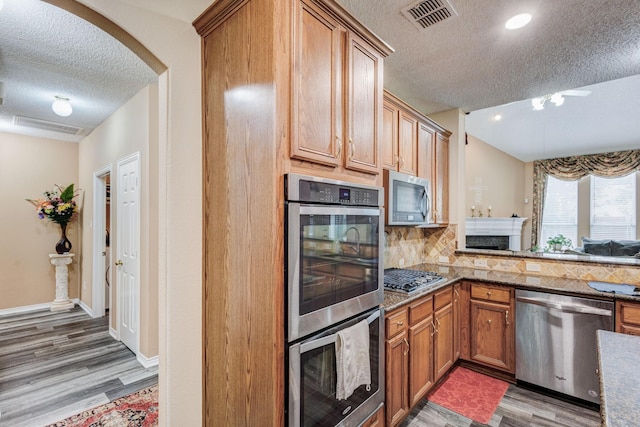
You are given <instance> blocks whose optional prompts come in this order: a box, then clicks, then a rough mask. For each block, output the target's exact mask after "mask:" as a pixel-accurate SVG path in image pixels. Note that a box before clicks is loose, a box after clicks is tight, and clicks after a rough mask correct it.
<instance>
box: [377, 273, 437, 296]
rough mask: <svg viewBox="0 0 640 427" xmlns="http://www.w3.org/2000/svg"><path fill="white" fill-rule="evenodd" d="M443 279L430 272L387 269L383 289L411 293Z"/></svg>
mask: <svg viewBox="0 0 640 427" xmlns="http://www.w3.org/2000/svg"><path fill="white" fill-rule="evenodd" d="M442 279H443V277H442V276H440V275H439V274H437V273H433V272H431V271H419V270H407V269H402V268H388V269H386V270H385V271H384V287H385V288H386V289H388V290H393V291H399V292H402V293H411V292H413V291H417V290H418V289H420V288H422V287H424V286H427V285H430V284H435V283H438V282H440V281H441V280H442Z"/></svg>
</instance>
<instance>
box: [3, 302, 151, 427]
mask: <svg viewBox="0 0 640 427" xmlns="http://www.w3.org/2000/svg"><path fill="white" fill-rule="evenodd" d="M157 382H158V368H157V367H153V368H150V369H145V368H144V367H143V366H142V365H141V364H140V363H139V362H138V361H137V360H136V357H135V355H134V354H133V353H132V352H131V351H130V350H129V349H128V348H127V347H125V346H124V345H123V344H122V343H121V342H119V341H116V340H114V339H113V338H112V337H111V335H109V327H108V318H107V317H102V318H98V319H92V318H91V317H90V316H88V315H87V314H86V313H85V312H84V311H83V310H82V309H81V308H79V307H76V308H74V309H73V310H71V311H68V312H58V313H52V312H51V311H49V310H42V311H36V312H31V313H25V314H15V315H5V316H0V426H2V427H8V426H11V427H18V426H29V427H40V426H45V425H47V424H50V423H53V422H55V421H59V420H62V419H64V418H67V417H69V416H71V415H74V414H77V413H80V412H82V411H83V410H85V409H89V408H92V407H94V406H97V405H102V404H104V403H108V402H110V401H112V400H115V399H117V398H119V397H122V396H125V395H127V394H129V393H132V392H135V391H137V390H140V389H143V388H145V387H148V386H150V385H153V384H156V383H157Z"/></svg>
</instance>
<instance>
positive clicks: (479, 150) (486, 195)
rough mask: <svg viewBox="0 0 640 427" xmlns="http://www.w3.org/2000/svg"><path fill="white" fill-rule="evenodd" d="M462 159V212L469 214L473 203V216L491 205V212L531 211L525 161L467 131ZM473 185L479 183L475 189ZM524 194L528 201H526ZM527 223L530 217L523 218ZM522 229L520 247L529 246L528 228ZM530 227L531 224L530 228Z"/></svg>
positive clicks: (523, 213) (497, 214)
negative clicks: (463, 168)
mask: <svg viewBox="0 0 640 427" xmlns="http://www.w3.org/2000/svg"><path fill="white" fill-rule="evenodd" d="M467 141H468V145H467V146H466V150H465V151H466V153H465V155H466V161H465V171H466V176H465V188H464V193H465V208H464V209H465V216H471V206H475V207H476V212H475V213H476V216H477V215H479V211H482V215H483V216H485V217H486V216H487V214H488V211H487V208H488V206H491V216H493V217H503V218H504V217H510V216H511V215H512V214H514V213H515V214H517V215H518V216H520V217H525V218H531V216H530V215H529V216H527V213H530V206H531V194H532V193H528V192H527V182H530V180H531V177H529V180H526V178H527V173H526V171H527V168H526V164H525V163H524V162H522V161H520V160H518V159H516V158H515V157H512V156H510V155H508V154H506V153H504V152H502V151H500V150H498V149H496V148H494V147H492V146H490V145H489V144H487V143H485V142H483V141H481V140H479V139H478V138H475V137H474V136H472V135H468V138H467ZM476 187H479V188H480V190H478V189H477V188H476ZM525 198H526V199H528V203H525ZM526 224H527V226H528V227H530V221H526ZM526 230H527V229H526V228H525V230H524V231H523V242H522V247H523V248H524V249H528V248H529V247H530V246H531V244H530V243H531V237H530V231H529V232H527V231H526ZM529 230H530V228H529Z"/></svg>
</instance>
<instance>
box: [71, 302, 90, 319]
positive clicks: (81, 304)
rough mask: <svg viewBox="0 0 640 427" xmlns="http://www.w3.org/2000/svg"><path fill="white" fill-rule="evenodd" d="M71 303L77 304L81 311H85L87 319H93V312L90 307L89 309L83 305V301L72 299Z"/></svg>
mask: <svg viewBox="0 0 640 427" xmlns="http://www.w3.org/2000/svg"><path fill="white" fill-rule="evenodd" d="M73 302H75V303H76V304H78V305H79V306H80V308H81V309H83V310H84V311H85V313H87V314H88V315H89V317H91V318H92V319H93V310H92V309H91V307H89V306H88V305H87V304H85V303H84V301H82V300H81V299H78V298H74V300H73Z"/></svg>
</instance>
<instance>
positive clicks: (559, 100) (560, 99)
mask: <svg viewBox="0 0 640 427" xmlns="http://www.w3.org/2000/svg"><path fill="white" fill-rule="evenodd" d="M549 100H550V101H551V102H553V103H554V104H555V106H556V107H559V106H561V105H562V104H564V96H562V95H561V94H559V93H557V92H556V93H554V94H553V95H551V98H550V99H549Z"/></svg>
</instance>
